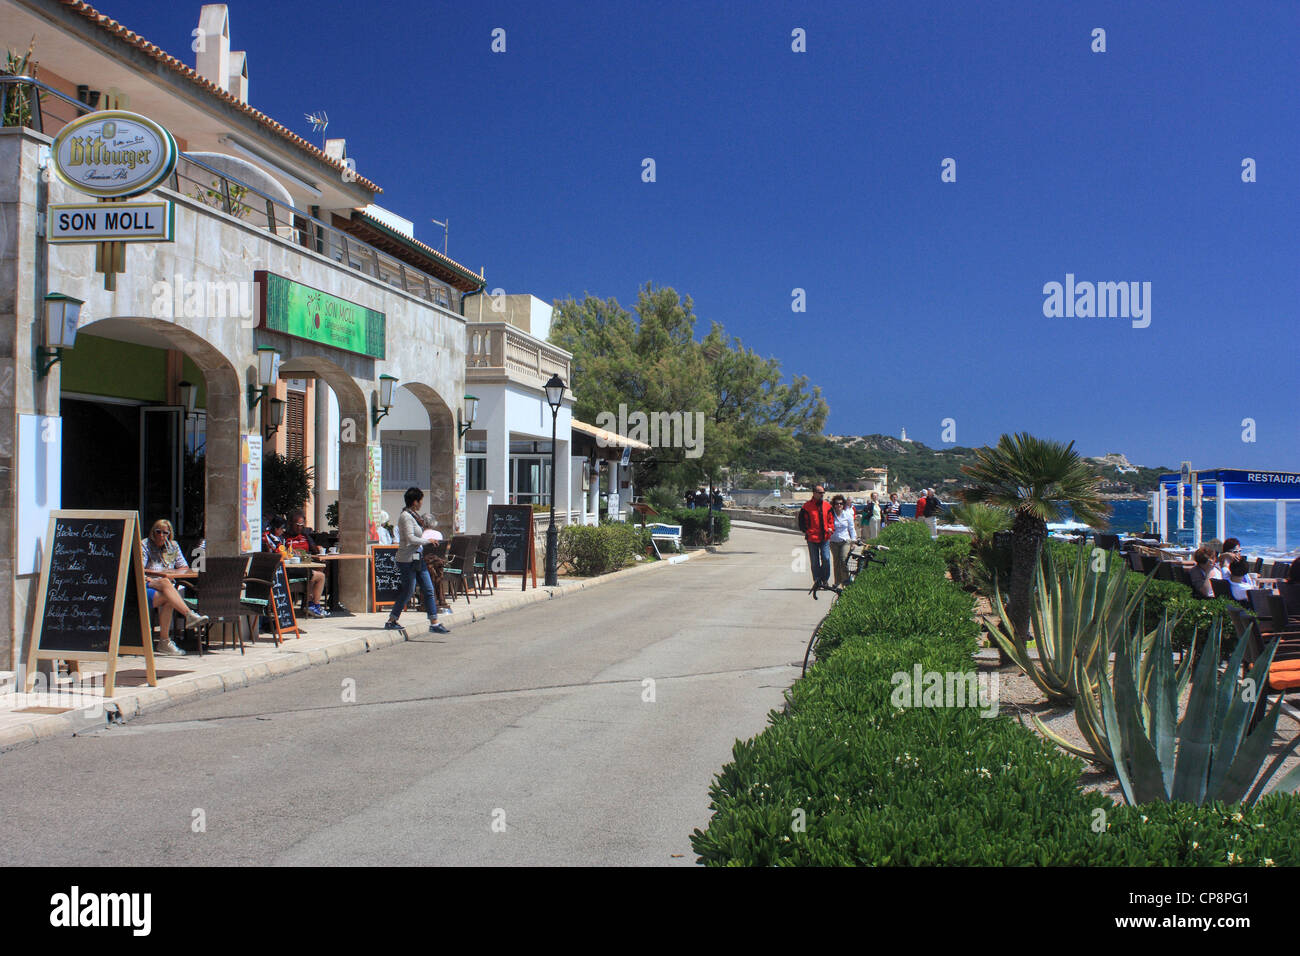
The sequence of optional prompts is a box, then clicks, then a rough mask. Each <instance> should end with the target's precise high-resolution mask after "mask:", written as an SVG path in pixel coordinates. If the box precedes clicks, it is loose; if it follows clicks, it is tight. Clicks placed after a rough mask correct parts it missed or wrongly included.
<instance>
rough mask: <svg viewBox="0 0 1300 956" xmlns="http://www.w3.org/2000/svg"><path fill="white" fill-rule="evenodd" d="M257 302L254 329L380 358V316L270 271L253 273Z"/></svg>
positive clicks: (381, 338)
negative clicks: (257, 294) (259, 306)
mask: <svg viewBox="0 0 1300 956" xmlns="http://www.w3.org/2000/svg"><path fill="white" fill-rule="evenodd" d="M253 279H254V281H255V282H257V285H258V290H259V298H260V302H261V309H262V311H261V320H260V322H259V323H258V328H263V329H270V330H271V331H272V332H282V333H284V334H285V335H291V336H293V337H294V338H299V339H306V340H307V341H309V342H315V343H317V344H318V345H327V346H329V347H330V348H336V349H342V350H343V351H345V352H353V353H355V354H357V355H365V356H368V357H369V358H377V359H382V358H383V357H384V319H385V316H384V313H382V312H377V311H375V310H374V309H368V308H366V307H365V306H363V305H357V304H356V303H355V302H349V301H347V300H346V299H340V298H339V297H338V296H333V295H330V294H329V293H328V292H321V291H320V290H319V289H313V288H311V287H310V286H305V285H303V284H302V283H300V282H294V281H293V280H292V279H286V278H284V276H278V275H276V274H275V273H273V272H266V271H264V270H260V269H259V270H258V271H256V272H254V273H253Z"/></svg>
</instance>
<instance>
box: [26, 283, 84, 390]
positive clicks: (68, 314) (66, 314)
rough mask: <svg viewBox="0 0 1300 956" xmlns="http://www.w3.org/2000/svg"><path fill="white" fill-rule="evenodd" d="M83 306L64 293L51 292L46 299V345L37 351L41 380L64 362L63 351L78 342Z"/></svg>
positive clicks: (77, 300) (39, 347)
mask: <svg viewBox="0 0 1300 956" xmlns="http://www.w3.org/2000/svg"><path fill="white" fill-rule="evenodd" d="M83 304H84V303H83V302H82V301H81V300H80V299H74V298H73V297H72V296H70V295H64V294H63V293H62V292H51V293H50V294H49V295H47V296H46V297H45V345H44V346H38V347H37V349H36V359H37V361H39V362H40V363H41V365H40V377H41V378H44V377H45V376H47V375H49V374H50V369H52V368H54V364H55V363H56V362H61V361H62V360H63V350H64V349H70V348H72V346H73V343H75V342H76V341H77V322H78V320H79V319H80V318H81V306H82V305H83Z"/></svg>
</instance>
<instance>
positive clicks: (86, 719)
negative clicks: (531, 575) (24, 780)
mask: <svg viewBox="0 0 1300 956" xmlns="http://www.w3.org/2000/svg"><path fill="white" fill-rule="evenodd" d="M710 553H711V552H708V551H705V550H704V549H701V550H699V551H693V552H690V553H688V554H679V555H673V557H672V558H670V559H665V560H662V561H651V562H647V563H646V564H640V565H637V566H635V567H631V568H624V569H623V570H621V571H614V572H611V573H610V574H602V575H600V576H598V577H594V578H585V579H582V580H575V581H569V582H566V583H564V584H561V585H558V586H557V587H554V588H546V587H540V588H534V589H533V590H532V591H523V592H520V594H519V596H518V598H517V599H515V600H511V601H509V602H507V603H504V604H497V605H494V606H493V607H490V608H484V609H482V610H474V609H473V606H472V605H470V606H469V607H468V608H466V610H465V611H463V612H462V611H460V610H457V612H456V613H455V614H453V615H452V618H453V620H454V621H456V623H457V624H460V623H473V622H475V621H481V620H483V619H484V618H488V617H492V616H493V615H495V614H502V613H505V612H506V611H513V610H515V609H517V608H520V607H525V606H527V605H529V604H537V603H539V602H541V601H549V600H552V599H555V598H562V597H567V596H568V595H570V594H577V593H578V592H579V591H584V590H586V589H587V588H590V587H596V586H597V585H600V584H604V583H606V582H609V581H613V580H626V579H627V578H628V577H629V576H631V575H636V574H644V573H646V572H648V571H649V570H650V569H651V568H656V567H659V566H661V565H662V566H666V565H669V564H681V563H682V562H684V561H688V560H691V559H693V558H696V557H698V556H700V555H706V556H707V555H708V554H710ZM497 590H500V588H498V589H497ZM406 640H407V637H406V631H405V630H394V631H386V630H376V631H375V633H374V634H373V635H367V636H365V637H353V638H349V639H347V640H345V641H340V642H339V643H337V644H329V645H326V646H325V647H313V648H311V649H310V650H301V651H293V650H286V651H284V656H283V657H278V658H275V659H273V660H270V661H262V662H260V663H256V664H248V665H245V666H242V667H241V666H236V667H232V668H231V669H230V670H227V671H222V672H221V673H219V674H203V675H200V676H197V677H192V678H190V679H188V680H183V681H178V682H177V683H175V684H171V685H169V686H167V687H148V686H145V687H140V688H138V689H132V690H131V691H129V692H127V693H121V694H118V695H117V696H115V697H110V698H109V699H108V700H106V701H103V702H102V706H100V702H98V701H97V702H96V706H94V707H92V708H86V707H74V708H73V709H71V710H69V711H68V712H67V713H64V714H45V715H42V716H40V717H39V718H37V719H34V720H29V721H25V722H24V723H21V724H15V725H13V726H11V727H5V728H2V729H0V754H4V753H5V752H7V751H9V750H13V749H15V748H17V747H22V746H26V745H29V744H35V743H39V742H40V741H42V740H47V739H50V738H54V737H75V736H76V735H77V734H79V733H85V732H87V731H90V730H99V729H102V728H104V727H105V726H111V725H113V724H114V723H124V722H126V721H128V720H130V719H131V718H132V717H136V716H141V715H144V714H154V713H157V712H158V711H161V710H166V709H167V708H168V707H172V706H175V705H176V704H187V703H192V702H194V701H197V700H202V699H204V698H207V697H215V696H216V695H218V694H224V693H226V692H227V691H231V690H237V689H239V688H241V687H248V686H250V685H252V684H257V683H261V682H263V681H268V680H274V679H275V678H277V677H283V676H284V675H286V674H294V673H297V672H298V671H304V670H307V669H309V668H312V667H316V666H320V665H323V664H331V663H334V662H335V661H341V660H345V659H347V658H349V657H356V656H358V655H360V654H368V653H370V652H371V651H376V650H381V649H383V648H385V647H392V646H393V645H394V644H402V643H405V642H406ZM88 710H89V711H90V712H89V713H87V711H88Z"/></svg>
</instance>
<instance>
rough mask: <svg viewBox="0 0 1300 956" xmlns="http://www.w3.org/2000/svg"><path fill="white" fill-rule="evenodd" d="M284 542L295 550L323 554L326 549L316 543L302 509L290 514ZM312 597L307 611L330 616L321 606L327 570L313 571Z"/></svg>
mask: <svg viewBox="0 0 1300 956" xmlns="http://www.w3.org/2000/svg"><path fill="white" fill-rule="evenodd" d="M284 543H285V544H286V545H288V546H289V547H290V548H292V549H293V550H294V551H306V552H307V553H308V554H322V553H324V551H325V549H324V548H322V547H321V546H320V545H318V544H317V543H316V538H315V537H314V536H313V533H312V530H311V529H310V528H308V527H307V516H306V515H305V514H303V512H302V511H301V510H299V511H295V512H293V513H292V514H290V515H289V532H288V534H286V535H285V539H284ZM307 587H308V590H309V592H310V595H311V596H310V598H309V600H308V604H307V613H308V614H309V615H311V616H312V617H328V616H329V611H327V610H325V608H324V607H322V606H321V603H320V601H321V595H323V594H324V593H325V572H324V571H312V572H311V578H310V580H309V581H308V582H307Z"/></svg>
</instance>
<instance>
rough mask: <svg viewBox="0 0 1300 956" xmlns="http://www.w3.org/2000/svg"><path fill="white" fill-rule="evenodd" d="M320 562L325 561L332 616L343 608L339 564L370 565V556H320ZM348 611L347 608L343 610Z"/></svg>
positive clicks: (329, 605) (328, 605) (318, 558)
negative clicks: (362, 563)
mask: <svg viewBox="0 0 1300 956" xmlns="http://www.w3.org/2000/svg"><path fill="white" fill-rule="evenodd" d="M316 559H317V560H318V561H323V562H324V565H323V567H324V568H325V569H326V571H325V574H326V582H327V585H328V590H329V603H328V604H327V607H328V609H329V612H330V613H331V614H333V613H335V612H336V611H338V610H339V609H340V608H342V607H343V606H342V605H341V604H339V597H338V595H339V564H341V563H342V562H344V561H365V562H367V563H369V561H370V555H368V554H318V555H316ZM363 570H364V569H363ZM343 609H344V610H346V608H343Z"/></svg>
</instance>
